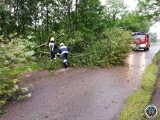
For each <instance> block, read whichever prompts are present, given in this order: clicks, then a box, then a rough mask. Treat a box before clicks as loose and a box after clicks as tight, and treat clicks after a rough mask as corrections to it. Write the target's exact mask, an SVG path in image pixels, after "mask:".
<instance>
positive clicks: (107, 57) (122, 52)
mask: <svg viewBox="0 0 160 120" xmlns="http://www.w3.org/2000/svg"><path fill="white" fill-rule="evenodd" d="M159 9H160V2H159V1H156V0H155V1H152V0H139V3H138V5H137V8H136V10H133V11H129V10H128V8H127V5H126V4H125V3H124V1H123V0H107V2H106V3H105V5H102V4H101V2H100V1H99V0H1V1H0V108H2V107H3V106H4V105H5V104H6V103H7V101H8V100H10V99H18V100H19V99H23V98H25V97H28V96H29V97H30V96H31V94H30V93H29V92H28V88H21V87H20V86H19V82H20V81H19V80H18V79H17V76H18V75H21V74H23V73H25V72H28V71H34V70H39V69H49V70H58V69H60V68H62V65H61V59H60V58H57V59H56V60H55V61H50V54H49V48H48V43H49V38H50V36H51V35H52V34H53V32H55V33H56V36H58V35H60V34H62V33H64V36H63V37H61V38H59V39H57V40H56V42H57V44H58V46H59V44H60V43H61V42H63V43H64V44H66V45H67V46H68V47H69V48H70V52H69V62H70V66H71V67H76V66H89V67H95V66H99V67H110V66H115V65H122V64H123V63H124V59H125V58H126V56H127V55H128V53H129V52H130V51H131V46H130V45H131V43H132V42H133V38H132V35H131V32H137V31H143V32H149V29H150V26H151V25H153V24H154V23H155V22H157V21H159V18H160V10H159ZM5 112H6V111H5V110H3V109H0V113H5Z"/></svg>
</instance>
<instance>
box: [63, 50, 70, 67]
mask: <svg viewBox="0 0 160 120" xmlns="http://www.w3.org/2000/svg"><path fill="white" fill-rule="evenodd" d="M67 56H68V53H63V54H62V60H63V66H64V68H67V67H68V65H69V64H68V61H67Z"/></svg>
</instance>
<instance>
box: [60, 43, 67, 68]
mask: <svg viewBox="0 0 160 120" xmlns="http://www.w3.org/2000/svg"><path fill="white" fill-rule="evenodd" d="M68 51H69V49H68V47H67V46H65V45H64V43H61V44H60V48H59V50H58V53H57V55H60V54H61V55H62V61H63V66H64V68H67V67H68V66H69V64H68V61H67V56H68Z"/></svg>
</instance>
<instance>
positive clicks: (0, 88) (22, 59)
mask: <svg viewBox="0 0 160 120" xmlns="http://www.w3.org/2000/svg"><path fill="white" fill-rule="evenodd" d="M34 46H36V44H35V43H33V42H29V41H28V40H26V39H19V38H17V39H13V40H11V41H10V42H9V41H7V42H6V41H5V42H1V44H0V54H1V55H0V108H2V106H3V105H5V104H6V102H7V101H8V100H9V99H12V98H17V99H19V100H20V99H23V98H26V97H30V96H31V94H28V93H27V91H28V89H26V90H25V91H24V88H20V87H19V84H18V83H19V82H18V80H17V79H15V78H16V76H17V75H19V74H22V73H24V72H25V71H32V69H33V70H34V69H36V68H37V66H36V63H34V62H33V61H35V57H33V55H34V54H35V52H34V51H33V50H32V49H33V48H34ZM1 112H3V110H0V113H1Z"/></svg>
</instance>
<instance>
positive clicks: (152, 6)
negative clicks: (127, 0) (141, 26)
mask: <svg viewBox="0 0 160 120" xmlns="http://www.w3.org/2000/svg"><path fill="white" fill-rule="evenodd" d="M139 11H140V12H141V14H142V16H145V17H147V18H148V19H150V20H154V21H159V20H160V1H159V0H139Z"/></svg>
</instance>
